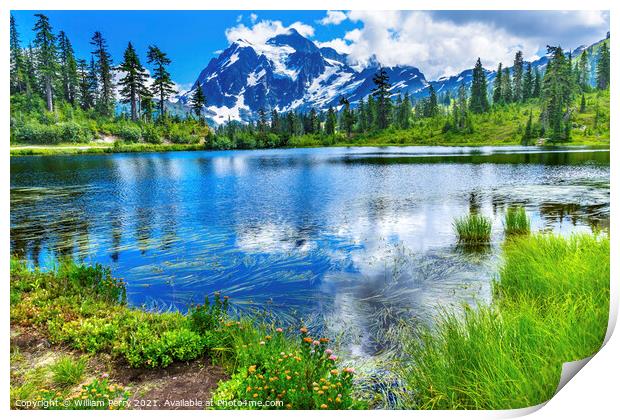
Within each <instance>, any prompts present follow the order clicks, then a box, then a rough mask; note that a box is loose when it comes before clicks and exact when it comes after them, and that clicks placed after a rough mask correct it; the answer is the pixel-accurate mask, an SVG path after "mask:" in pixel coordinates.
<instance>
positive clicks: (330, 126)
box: [325, 106, 336, 136]
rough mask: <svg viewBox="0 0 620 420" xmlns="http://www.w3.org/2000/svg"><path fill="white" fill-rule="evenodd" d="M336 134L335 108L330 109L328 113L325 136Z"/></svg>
mask: <svg viewBox="0 0 620 420" xmlns="http://www.w3.org/2000/svg"><path fill="white" fill-rule="evenodd" d="M335 133H336V111H334V107H331V106H330V107H329V110H328V111H327V118H326V119H325V134H327V135H328V136H331V135H334V134H335Z"/></svg>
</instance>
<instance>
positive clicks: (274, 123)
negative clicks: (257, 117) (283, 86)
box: [270, 109, 281, 134]
mask: <svg viewBox="0 0 620 420" xmlns="http://www.w3.org/2000/svg"><path fill="white" fill-rule="evenodd" d="M270 129H271V132H272V133H273V134H279V133H280V129H281V127H280V116H279V115H278V110H277V109H274V110H272V111H271V127H270Z"/></svg>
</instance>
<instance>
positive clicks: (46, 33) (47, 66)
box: [33, 13, 58, 112]
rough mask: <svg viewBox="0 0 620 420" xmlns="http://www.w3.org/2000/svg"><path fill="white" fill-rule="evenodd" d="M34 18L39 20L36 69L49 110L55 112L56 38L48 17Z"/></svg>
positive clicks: (36, 40) (37, 23)
mask: <svg viewBox="0 0 620 420" xmlns="http://www.w3.org/2000/svg"><path fill="white" fill-rule="evenodd" d="M34 16H35V17H36V18H37V21H36V23H35V24H34V28H33V30H34V31H35V38H34V47H35V51H36V68H37V72H38V74H39V76H40V77H41V79H42V82H43V91H44V94H45V101H46V104H47V110H48V111H50V112H52V111H53V110H54V92H53V84H54V82H55V79H56V77H57V76H58V64H57V62H56V36H55V35H54V34H53V33H52V26H51V25H50V23H49V19H48V18H47V16H45V15H42V14H40V13H38V14H36V15H34Z"/></svg>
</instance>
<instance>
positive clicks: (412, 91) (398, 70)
mask: <svg viewBox="0 0 620 420" xmlns="http://www.w3.org/2000/svg"><path fill="white" fill-rule="evenodd" d="M597 44H598V43H596V44H594V45H593V46H596V45H597ZM593 46H590V47H588V48H589V49H592V47H593ZM584 49H585V47H583V46H582V47H579V48H577V49H576V50H574V51H573V57H574V58H577V57H578V55H579V54H581V53H582V52H583V51H584ZM474 60H475V57H474V58H472V62H473V61H474ZM548 61H549V59H548V57H541V58H540V59H538V60H536V61H533V62H532V63H531V65H532V68H533V69H534V68H537V69H538V70H539V71H540V72H542V71H544V69H545V67H546V65H547V63H548ZM525 64H526V65H527V63H525ZM379 67H380V64H379V63H378V62H377V61H376V60H371V62H370V63H369V64H367V65H365V66H358V65H351V64H350V63H349V60H348V57H347V56H346V55H345V54H340V53H338V52H337V51H336V50H334V49H332V48H319V47H318V46H317V45H316V44H315V43H314V42H312V41H311V40H309V39H307V38H305V37H303V36H302V35H300V34H299V33H298V32H297V31H296V30H295V29H289V31H288V33H286V34H280V35H277V36H275V37H273V38H271V39H269V40H267V41H266V42H264V43H251V42H249V41H247V40H243V39H238V40H237V41H235V42H233V43H232V44H231V45H230V46H229V47H228V48H227V49H226V50H224V51H223V52H222V53H221V54H220V55H219V56H218V57H216V58H213V59H212V60H211V61H210V62H209V64H208V65H207V67H206V68H205V69H203V70H202V72H201V73H200V75H199V76H198V78H197V80H196V81H195V82H194V85H193V86H192V88H191V89H190V90H189V91H187V92H185V93H181V94H179V95H178V99H177V98H175V100H174V101H175V102H176V103H175V108H179V109H183V108H185V109H186V110H187V111H186V112H189V111H188V110H189V107H188V104H189V102H190V99H191V97H192V95H193V94H194V92H195V90H196V89H202V91H203V93H204V95H205V97H206V101H207V105H206V110H205V111H206V112H205V114H206V115H207V118H208V119H209V120H210V121H211V122H212V123H214V124H222V123H225V122H226V121H228V120H229V119H230V120H241V121H251V120H256V119H257V113H258V111H259V110H260V109H263V110H265V111H266V112H268V113H269V112H271V111H272V110H274V109H275V110H277V111H278V112H287V111H289V110H295V111H308V110H309V109H310V108H315V109H317V110H322V111H324V110H326V109H327V108H329V107H330V106H334V107H338V103H339V100H340V98H341V97H345V98H347V99H348V100H349V102H350V103H351V104H352V105H353V106H356V103H357V102H358V101H359V100H360V99H362V98H365V97H366V96H368V95H369V94H370V93H371V91H372V89H373V87H374V83H373V81H372V79H373V76H374V75H375V73H376V72H377V70H378V69H379ZM385 70H386V72H387V74H388V76H389V81H390V83H391V85H392V89H391V92H392V94H393V95H398V94H399V93H400V94H405V93H408V94H409V95H410V96H411V97H412V98H413V99H419V98H422V97H425V96H428V92H429V87H430V86H433V88H434V89H435V91H436V92H437V93H438V94H443V93H446V92H449V93H450V95H451V96H455V95H456V94H457V92H458V89H459V87H460V85H461V84H464V85H465V86H466V87H467V88H469V86H470V85H471V81H472V73H473V70H472V69H467V70H464V71H462V72H461V73H459V74H457V75H455V76H449V77H442V78H440V79H438V80H435V81H427V80H426V78H425V77H424V74H422V72H421V71H420V70H418V69H417V68H416V67H413V66H396V67H386V68H385ZM485 72H486V76H487V83H488V87H489V91H491V89H492V86H493V81H494V80H495V76H496V72H495V71H491V70H485Z"/></svg>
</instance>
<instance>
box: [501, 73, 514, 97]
mask: <svg viewBox="0 0 620 420" xmlns="http://www.w3.org/2000/svg"><path fill="white" fill-rule="evenodd" d="M502 96H503V101H504V103H510V102H512V100H513V95H512V80H511V77H510V69H509V68H508V67H506V68H505V69H504V75H503V76H502Z"/></svg>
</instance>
